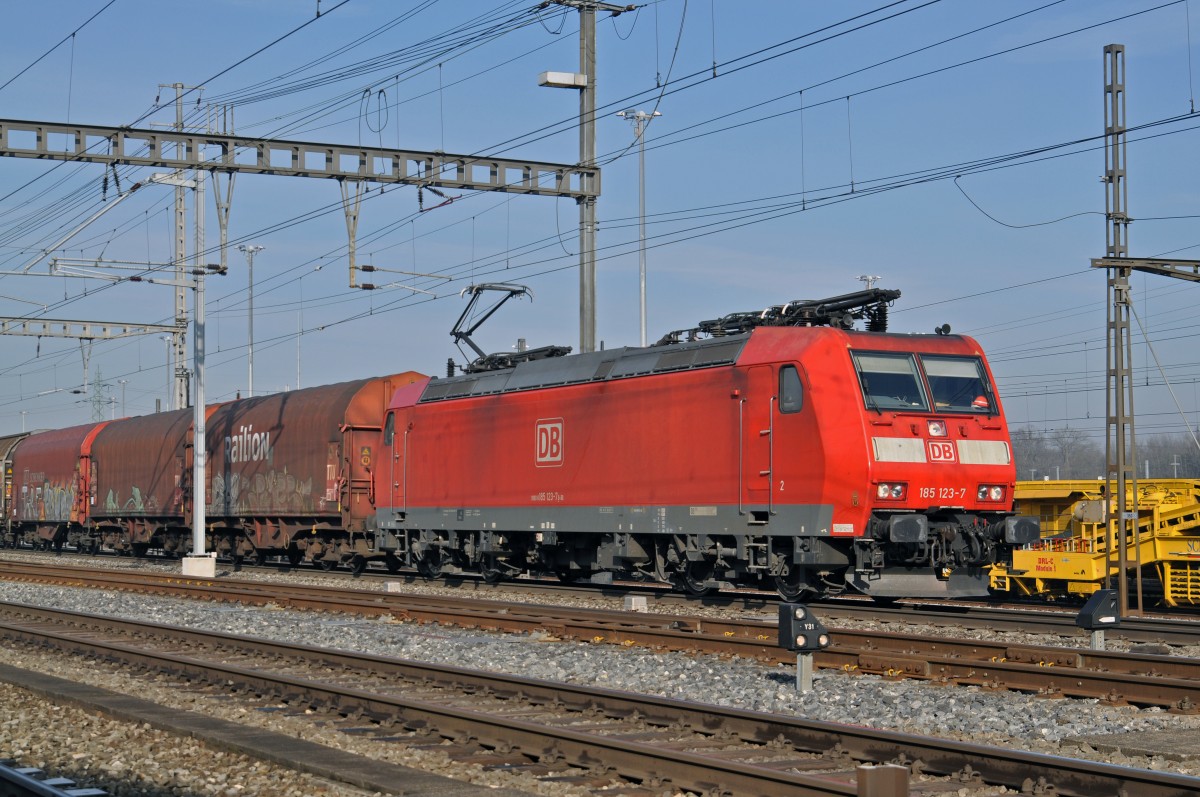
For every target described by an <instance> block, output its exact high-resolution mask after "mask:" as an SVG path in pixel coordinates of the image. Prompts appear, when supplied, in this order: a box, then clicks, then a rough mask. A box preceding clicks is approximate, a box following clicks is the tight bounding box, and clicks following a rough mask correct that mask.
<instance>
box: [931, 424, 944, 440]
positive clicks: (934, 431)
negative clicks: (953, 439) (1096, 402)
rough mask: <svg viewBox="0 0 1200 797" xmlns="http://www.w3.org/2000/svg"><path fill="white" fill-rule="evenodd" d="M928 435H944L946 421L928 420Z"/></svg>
mask: <svg viewBox="0 0 1200 797" xmlns="http://www.w3.org/2000/svg"><path fill="white" fill-rule="evenodd" d="M929 436H930V437H945V436H946V422H945V421H929Z"/></svg>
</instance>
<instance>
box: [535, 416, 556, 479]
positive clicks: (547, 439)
mask: <svg viewBox="0 0 1200 797" xmlns="http://www.w3.org/2000/svg"><path fill="white" fill-rule="evenodd" d="M534 464H535V465H537V466H538V467H539V468H558V467H562V464H563V419H562V418H540V419H539V420H538V422H537V424H536V425H535V426H534Z"/></svg>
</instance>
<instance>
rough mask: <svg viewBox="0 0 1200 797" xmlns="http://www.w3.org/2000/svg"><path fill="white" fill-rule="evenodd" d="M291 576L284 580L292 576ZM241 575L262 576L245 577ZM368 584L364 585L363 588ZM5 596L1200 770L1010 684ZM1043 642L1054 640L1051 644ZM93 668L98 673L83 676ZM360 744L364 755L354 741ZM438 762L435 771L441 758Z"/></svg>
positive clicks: (48, 665)
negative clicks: (1122, 743)
mask: <svg viewBox="0 0 1200 797" xmlns="http://www.w3.org/2000/svg"><path fill="white" fill-rule="evenodd" d="M89 564H91V563H90V562H89ZM296 575H297V574H291V575H286V576H282V578H285V579H288V580H289V582H290V583H295V581H296ZM238 577H239V578H241V577H254V578H256V577H257V576H247V575H246V574H238ZM273 577H281V576H273ZM326 583H327V582H326ZM361 586H363V587H366V585H365V584H363V585H361ZM380 588H382V587H380ZM404 589H405V590H407V589H408V586H407V585H406V586H405V587H404ZM424 589H428V588H426V587H423V586H422V587H419V588H417V589H414V590H413V591H421V590H424ZM434 589H436V587H435V588H434ZM0 599H2V600H7V601H15V602H21V603H29V604H34V605H40V606H51V607H54V608H59V609H66V610H75V611H88V612H97V613H103V614H105V615H109V616H114V617H127V618H134V619H143V620H151V621H154V622H158V623H169V624H174V625H182V626H188V627H194V628H200V629H205V630H211V631H219V632H223V633H231V634H243V635H250V636H259V637H264V638H269V639H276V640H282V641H290V642H302V643H305V644H314V645H322V646H326V647H333V648H343V649H349V650H356V651H362V652H367V653H372V654H376V655H383V656H393V657H398V658H405V659H413V660H419V661H427V662H435V663H447V664H453V665H456V666H460V667H471V668H478V669H482V670H488V671H495V672H506V673H514V674H519V675H523V676H526V677H530V678H538V679H544V680H551V681H561V682H566V683H579V684H597V685H601V686H605V687H608V688H612V689H621V690H628V691H632V692H638V693H643V694H653V695H660V696H664V697H671V698H676V699H681V700H691V701H697V702H708V703H714V704H717V705H721V706H730V707H736V708H740V709H746V710H751V711H766V712H774V713H779V714H785V715H791V716H798V717H804V718H808V719H814V720H825V721H832V722H845V723H850V724H855V725H866V726H870V727H874V728H881V729H891V730H899V731H904V732H908V733H919V734H927V735H933V736H940V737H944V738H952V739H961V740H965V741H971V742H975V743H981V744H991V745H997V746H1002V747H1007V748H1013V749H1022V750H1029V751H1033V752H1041V753H1049V754H1053V755H1065V756H1071V757H1079V758H1086V759H1089V760H1096V761H1105V762H1109V763H1114V764H1118V765H1125V766H1134V767H1142V768H1149V769H1160V770H1169V771H1175V772H1179V773H1181V774H1191V775H1197V774H1200V761H1197V760H1196V759H1184V760H1176V759H1168V758H1165V757H1159V756H1127V755H1125V754H1123V753H1121V752H1120V751H1116V752H1100V751H1098V750H1096V749H1093V748H1092V747H1091V746H1089V745H1087V744H1081V743H1076V742H1071V741H1069V740H1071V739H1073V738H1077V737H1083V736H1098V735H1106V734H1121V733H1124V732H1130V731H1136V732H1148V731H1170V730H1178V729H1193V728H1200V716H1193V715H1176V714H1170V713H1167V712H1165V711H1162V710H1159V709H1152V708H1151V709H1138V708H1133V707H1117V706H1104V705H1100V704H1099V703H1098V702H1097V701H1094V700H1062V699H1059V700H1047V699H1040V698H1037V697H1035V696H1030V695H1023V694H1019V693H1013V692H992V691H985V690H982V689H979V688H977V687H965V688H964V687H945V686H937V685H932V684H927V683H922V682H918V681H890V680H886V679H883V678H880V677H877V676H872V675H855V674H848V673H844V672H840V671H832V670H818V671H817V672H816V673H815V677H814V689H813V691H812V692H810V693H808V694H803V695H801V694H798V693H797V692H796V689H795V680H794V678H795V668H794V667H788V666H770V665H765V664H762V663H759V662H756V661H750V660H742V659H727V658H720V657H716V656H710V655H692V654H684V653H660V652H652V651H648V650H644V649H638V648H625V647H620V646H608V645H593V644H589V643H586V642H573V641H560V640H555V639H553V638H550V637H548V636H546V635H544V634H528V635H520V634H497V633H486V632H479V631H471V630H463V629H454V628H446V627H440V626H429V625H424V626H422V625H415V624H409V623H398V622H393V621H391V620H390V618H374V619H369V618H359V617H348V616H345V615H327V614H317V613H311V612H299V611H292V610H283V609H279V608H276V607H248V606H235V605H229V604H212V603H202V602H195V601H187V600H180V599H173V598H152V597H147V596H143V595H135V594H126V593H119V592H111V591H99V590H85V589H75V588H64V587H49V586H38V585H28V584H19V583H11V582H0ZM556 600H557V599H556ZM1014 641H1015V640H1014ZM1040 644H1054V643H1053V642H1049V641H1047V640H1044V639H1043V640H1041V641H1040ZM0 660H3V661H4V662H5V663H9V664H13V665H14V666H20V667H25V668H27V669H35V670H39V669H40V670H42V671H46V672H51V673H52V674H55V675H58V676H59V677H64V678H75V679H77V680H83V681H86V682H88V683H93V684H96V685H98V686H103V687H104V688H107V689H113V690H114V691H132V692H136V693H137V694H139V695H140V696H142V697H145V698H147V699H150V700H154V701H156V702H161V703H166V704H168V705H178V706H179V707H180V708H188V709H193V710H201V711H217V712H232V715H231V716H239V715H240V717H241V718H240V720H239V721H247V722H248V721H255V722H260V721H263V722H281V721H282V719H281V718H280V717H278V715H262V714H261V713H260V712H256V713H254V715H250V713H248V712H246V711H244V710H242V711H241V712H239V711H238V709H237V706H236V704H234V705H229V704H226V705H212V704H213V703H214V701H204V700H199V699H198V698H197V696H196V695H195V694H189V693H187V692H186V691H183V692H181V691H180V690H178V689H171V688H169V687H167V686H159V685H157V684H154V683H150V684H147V683H146V679H140V680H135V679H132V678H128V677H126V676H125V675H124V674H122V673H110V672H108V671H107V670H106V669H105V670H99V669H97V668H96V667H95V666H94V665H90V664H87V663H85V662H77V663H72V662H71V661H70V660H67V659H62V658H59V657H50V656H48V655H45V654H40V653H39V654H36V655H35V654H31V653H26V652H23V651H13V650H3V651H0ZM84 670H88V671H89V672H88V673H86V674H85V672H84ZM172 701H174V702H172ZM198 703H199V705H198ZM9 716H10V709H9V707H8V706H7V704H3V705H0V721H3V720H7V718H8V717H9ZM296 722H298V723H302V722H303V721H301V720H296ZM277 729H280V728H277ZM281 729H282V730H284V731H285V732H289V733H296V734H300V735H303V736H304V738H312V739H313V740H315V741H321V742H322V743H327V744H332V745H334V746H337V747H339V748H343V749H347V750H353V751H354V752H357V753H360V754H364V755H373V756H380V757H387V758H388V760H393V761H395V762H396V763H403V764H407V765H410V766H421V767H422V768H425V767H427V766H429V763H428V762H424V761H420V760H419V758H420V757H421V756H411V755H407V754H405V753H404V752H403V751H402V750H400V749H399V747H398V746H397V745H381V744H380V743H377V742H370V741H367V740H362V739H357V738H352V737H350V736H348V735H346V734H340V733H338V732H336V731H334V730H324V731H322V732H321V733H322V734H328V737H327V738H318V737H317V736H314V734H316V731H314V730H313V729H312V726H311V725H309V724H304V725H303V727H301V726H299V725H298V726H297V727H295V728H291V727H283V728H281ZM8 736H9V734H8V733H5V734H4V737H8ZM6 744H7V742H6V741H5V739H3V738H0V755H5V754H7V755H9V756H13V755H14V753H13V751H12V750H7V749H4V747H5V745H6ZM360 745H361V746H362V749H358V746H360ZM433 766H435V767H437V766H440V765H439V764H437V763H435V764H433ZM445 768H446V771H447V774H449V773H451V772H453V774H456V775H458V776H462V775H463V774H469V773H464V772H462V770H463V769H464V767H462V765H461V764H455V763H453V762H449V763H448V764H447V765H446V767H445ZM490 785H497V784H496V783H491V784H490ZM505 785H508V786H510V787H512V788H520V789H524V790H527V791H531V792H539V793H543V794H550V793H558V794H562V793H569V791H570V790H569V789H567V790H561V789H560V790H557V791H547V790H545V784H538V783H535V782H533V781H531V780H529V781H525V782H519V783H513V782H508V783H506V784H505ZM240 793H253V792H240ZM317 793H319V792H317Z"/></svg>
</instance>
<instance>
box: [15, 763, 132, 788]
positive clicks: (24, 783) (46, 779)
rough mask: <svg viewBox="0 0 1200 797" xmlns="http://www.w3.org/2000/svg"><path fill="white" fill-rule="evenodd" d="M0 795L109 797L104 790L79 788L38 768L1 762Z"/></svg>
mask: <svg viewBox="0 0 1200 797" xmlns="http://www.w3.org/2000/svg"><path fill="white" fill-rule="evenodd" d="M0 794H3V795H4V797H108V792H107V791H105V790H104V789H93V788H89V787H86V786H79V785H78V784H76V783H75V781H73V780H71V779H70V778H57V777H54V776H52V775H50V774H48V773H46V772H44V771H42V770H41V769H38V768H37V767H23V766H19V765H18V764H17V763H16V762H14V761H8V760H0Z"/></svg>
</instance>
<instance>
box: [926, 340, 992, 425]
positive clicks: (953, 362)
mask: <svg viewBox="0 0 1200 797" xmlns="http://www.w3.org/2000/svg"><path fill="white" fill-rule="evenodd" d="M921 364H922V365H923V366H924V367H925V376H926V378H927V379H928V380H929V389H930V390H931V391H933V405H934V407H935V408H936V409H937V411H938V412H977V413H988V414H993V413H995V411H996V410H995V408H994V407H993V406H992V391H991V390H990V389H989V388H988V384H987V377H986V376H984V372H983V363H981V362H980V361H979V358H978V357H935V356H933V355H931V354H923V355H921Z"/></svg>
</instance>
